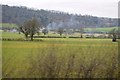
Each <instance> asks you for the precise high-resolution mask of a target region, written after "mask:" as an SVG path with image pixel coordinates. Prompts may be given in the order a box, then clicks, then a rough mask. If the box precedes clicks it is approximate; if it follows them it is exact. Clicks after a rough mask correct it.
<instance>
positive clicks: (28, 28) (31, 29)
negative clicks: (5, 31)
mask: <svg viewBox="0 0 120 80" xmlns="http://www.w3.org/2000/svg"><path fill="white" fill-rule="evenodd" d="M41 26H42V25H41V24H39V22H38V21H37V19H35V18H32V19H31V20H28V21H25V22H24V24H23V25H22V26H21V27H20V31H21V32H22V33H23V34H25V37H26V39H27V38H28V35H30V38H31V41H33V35H34V34H36V33H37V32H38V31H39V29H40V27H41Z"/></svg>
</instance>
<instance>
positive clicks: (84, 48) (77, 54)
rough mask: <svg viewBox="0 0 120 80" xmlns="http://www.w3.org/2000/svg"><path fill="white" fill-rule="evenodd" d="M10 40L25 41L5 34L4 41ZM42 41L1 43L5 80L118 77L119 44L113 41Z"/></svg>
mask: <svg viewBox="0 0 120 80" xmlns="http://www.w3.org/2000/svg"><path fill="white" fill-rule="evenodd" d="M12 36H13V37H12ZM11 37H12V38H24V36H23V35H22V34H20V35H19V34H18V33H11V34H8V33H6V32H4V33H3V38H11ZM39 40H41V41H2V51H3V52H2V53H3V54H2V56H3V57H2V58H3V65H2V66H3V78H21V77H22V78H116V77H118V58H117V57H118V43H117V42H112V41H111V39H92V38H90V39H87V38H77V39H75V38H72V39H70V38H39Z"/></svg>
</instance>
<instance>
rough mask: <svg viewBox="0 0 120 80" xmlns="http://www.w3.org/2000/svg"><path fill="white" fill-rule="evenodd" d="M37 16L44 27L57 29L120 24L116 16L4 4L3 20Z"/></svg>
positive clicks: (24, 19)
mask: <svg viewBox="0 0 120 80" xmlns="http://www.w3.org/2000/svg"><path fill="white" fill-rule="evenodd" d="M32 17H35V18H37V19H38V21H40V22H41V23H42V24H43V26H44V27H47V28H50V29H56V28H60V27H63V28H65V29H68V28H72V29H74V28H76V29H79V28H81V27H82V28H86V27H87V28H104V27H115V26H117V25H118V24H117V23H118V21H117V19H116V18H103V17H95V16H90V15H81V14H69V13H65V12H61V11H54V10H43V9H40V10H37V9H31V8H27V7H23V6H19V7H18V6H8V5H2V18H3V19H2V22H3V23H15V24H17V25H21V24H23V22H24V21H26V20H28V19H31V18H32Z"/></svg>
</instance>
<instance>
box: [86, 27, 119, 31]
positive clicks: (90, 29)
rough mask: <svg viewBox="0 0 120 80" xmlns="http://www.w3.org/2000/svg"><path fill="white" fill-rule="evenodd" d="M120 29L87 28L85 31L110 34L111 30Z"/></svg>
mask: <svg viewBox="0 0 120 80" xmlns="http://www.w3.org/2000/svg"><path fill="white" fill-rule="evenodd" d="M114 28H115V29H118V27H108V28H94V29H93V28H86V29H85V31H89V32H92V31H97V32H110V31H111V30H113V29H114Z"/></svg>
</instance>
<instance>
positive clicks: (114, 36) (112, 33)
mask: <svg viewBox="0 0 120 80" xmlns="http://www.w3.org/2000/svg"><path fill="white" fill-rule="evenodd" d="M110 34H111V35H112V41H113V42H116V39H117V30H116V29H115V28H114V29H112V30H111V31H110Z"/></svg>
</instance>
